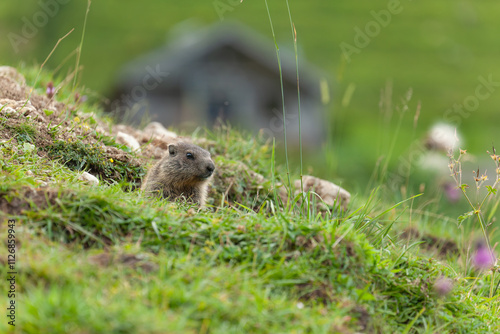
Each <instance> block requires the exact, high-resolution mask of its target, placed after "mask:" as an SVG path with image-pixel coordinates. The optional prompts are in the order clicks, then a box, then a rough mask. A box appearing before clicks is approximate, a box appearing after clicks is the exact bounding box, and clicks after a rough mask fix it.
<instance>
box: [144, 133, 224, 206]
mask: <svg viewBox="0 0 500 334" xmlns="http://www.w3.org/2000/svg"><path fill="white" fill-rule="evenodd" d="M214 170H215V165H214V162H213V161H212V159H211V158H210V153H209V152H208V151H206V150H204V149H202V148H201V147H199V146H196V145H193V144H189V143H185V142H178V143H175V144H169V145H168V153H167V154H166V155H165V156H163V158H161V159H160V161H158V162H157V163H156V164H155V165H154V166H153V167H152V168H151V170H150V171H149V172H148V174H147V175H146V179H145V180H144V184H143V186H142V190H143V191H144V192H146V193H149V194H153V195H155V194H156V195H160V196H162V197H164V198H168V199H170V200H175V199H177V198H179V197H185V198H186V199H187V200H188V201H190V202H193V203H197V204H199V205H200V206H204V204H205V200H206V198H207V188H208V183H209V181H210V177H211V176H212V174H213V172H214Z"/></svg>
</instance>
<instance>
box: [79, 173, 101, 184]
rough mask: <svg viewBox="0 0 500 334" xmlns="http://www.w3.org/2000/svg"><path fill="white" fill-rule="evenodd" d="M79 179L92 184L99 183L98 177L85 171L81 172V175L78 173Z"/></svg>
mask: <svg viewBox="0 0 500 334" xmlns="http://www.w3.org/2000/svg"><path fill="white" fill-rule="evenodd" d="M78 179H79V180H81V181H87V182H89V183H91V184H93V185H96V186H97V185H98V184H99V179H98V178H97V177H95V176H94V175H92V174H90V173H87V172H83V173H82V175H80V176H79V177H78Z"/></svg>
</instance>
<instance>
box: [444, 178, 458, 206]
mask: <svg viewBox="0 0 500 334" xmlns="http://www.w3.org/2000/svg"><path fill="white" fill-rule="evenodd" d="M443 188H444V193H445V195H446V198H447V199H448V201H449V202H450V203H457V202H458V200H459V199H460V195H461V193H460V190H459V188H458V187H457V186H456V185H454V184H452V183H445V184H444V185H443Z"/></svg>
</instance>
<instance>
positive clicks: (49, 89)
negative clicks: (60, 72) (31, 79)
mask: <svg viewBox="0 0 500 334" xmlns="http://www.w3.org/2000/svg"><path fill="white" fill-rule="evenodd" d="M55 93H56V89H55V88H54V84H53V83H52V81H51V82H49V83H48V84H47V97H48V98H49V99H51V98H52V97H54V94H55Z"/></svg>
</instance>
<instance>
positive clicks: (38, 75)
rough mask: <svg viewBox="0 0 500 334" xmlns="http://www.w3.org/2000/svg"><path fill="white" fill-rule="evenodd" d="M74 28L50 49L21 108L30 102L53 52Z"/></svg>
mask: <svg viewBox="0 0 500 334" xmlns="http://www.w3.org/2000/svg"><path fill="white" fill-rule="evenodd" d="M73 30H75V28H73V29H71V30H70V31H69V32H68V33H67V34H66V35H64V36H63V37H61V38H59V39H58V40H57V42H56V45H54V47H53V48H52V51H50V53H49V55H48V56H47V58H45V60H44V61H43V63H42V65H41V66H40V70H38V73H37V74H36V77H35V82H34V83H33V88H32V89H31V90H30V94H29V96H28V98H27V99H26V102H25V103H24V105H23V107H22V108H21V110H22V109H23V108H24V107H25V106H26V104H28V101H29V100H30V99H31V95H32V94H33V90H34V89H35V88H34V87H36V84H37V83H38V78H39V77H40V74H41V73H42V70H43V67H44V66H45V64H46V63H47V61H48V60H49V59H50V57H52V54H53V53H54V51H55V50H56V49H57V47H58V46H59V43H61V42H62V41H63V40H64V39H65V38H66V37H68V36H69V34H71V33H72V32H73Z"/></svg>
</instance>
